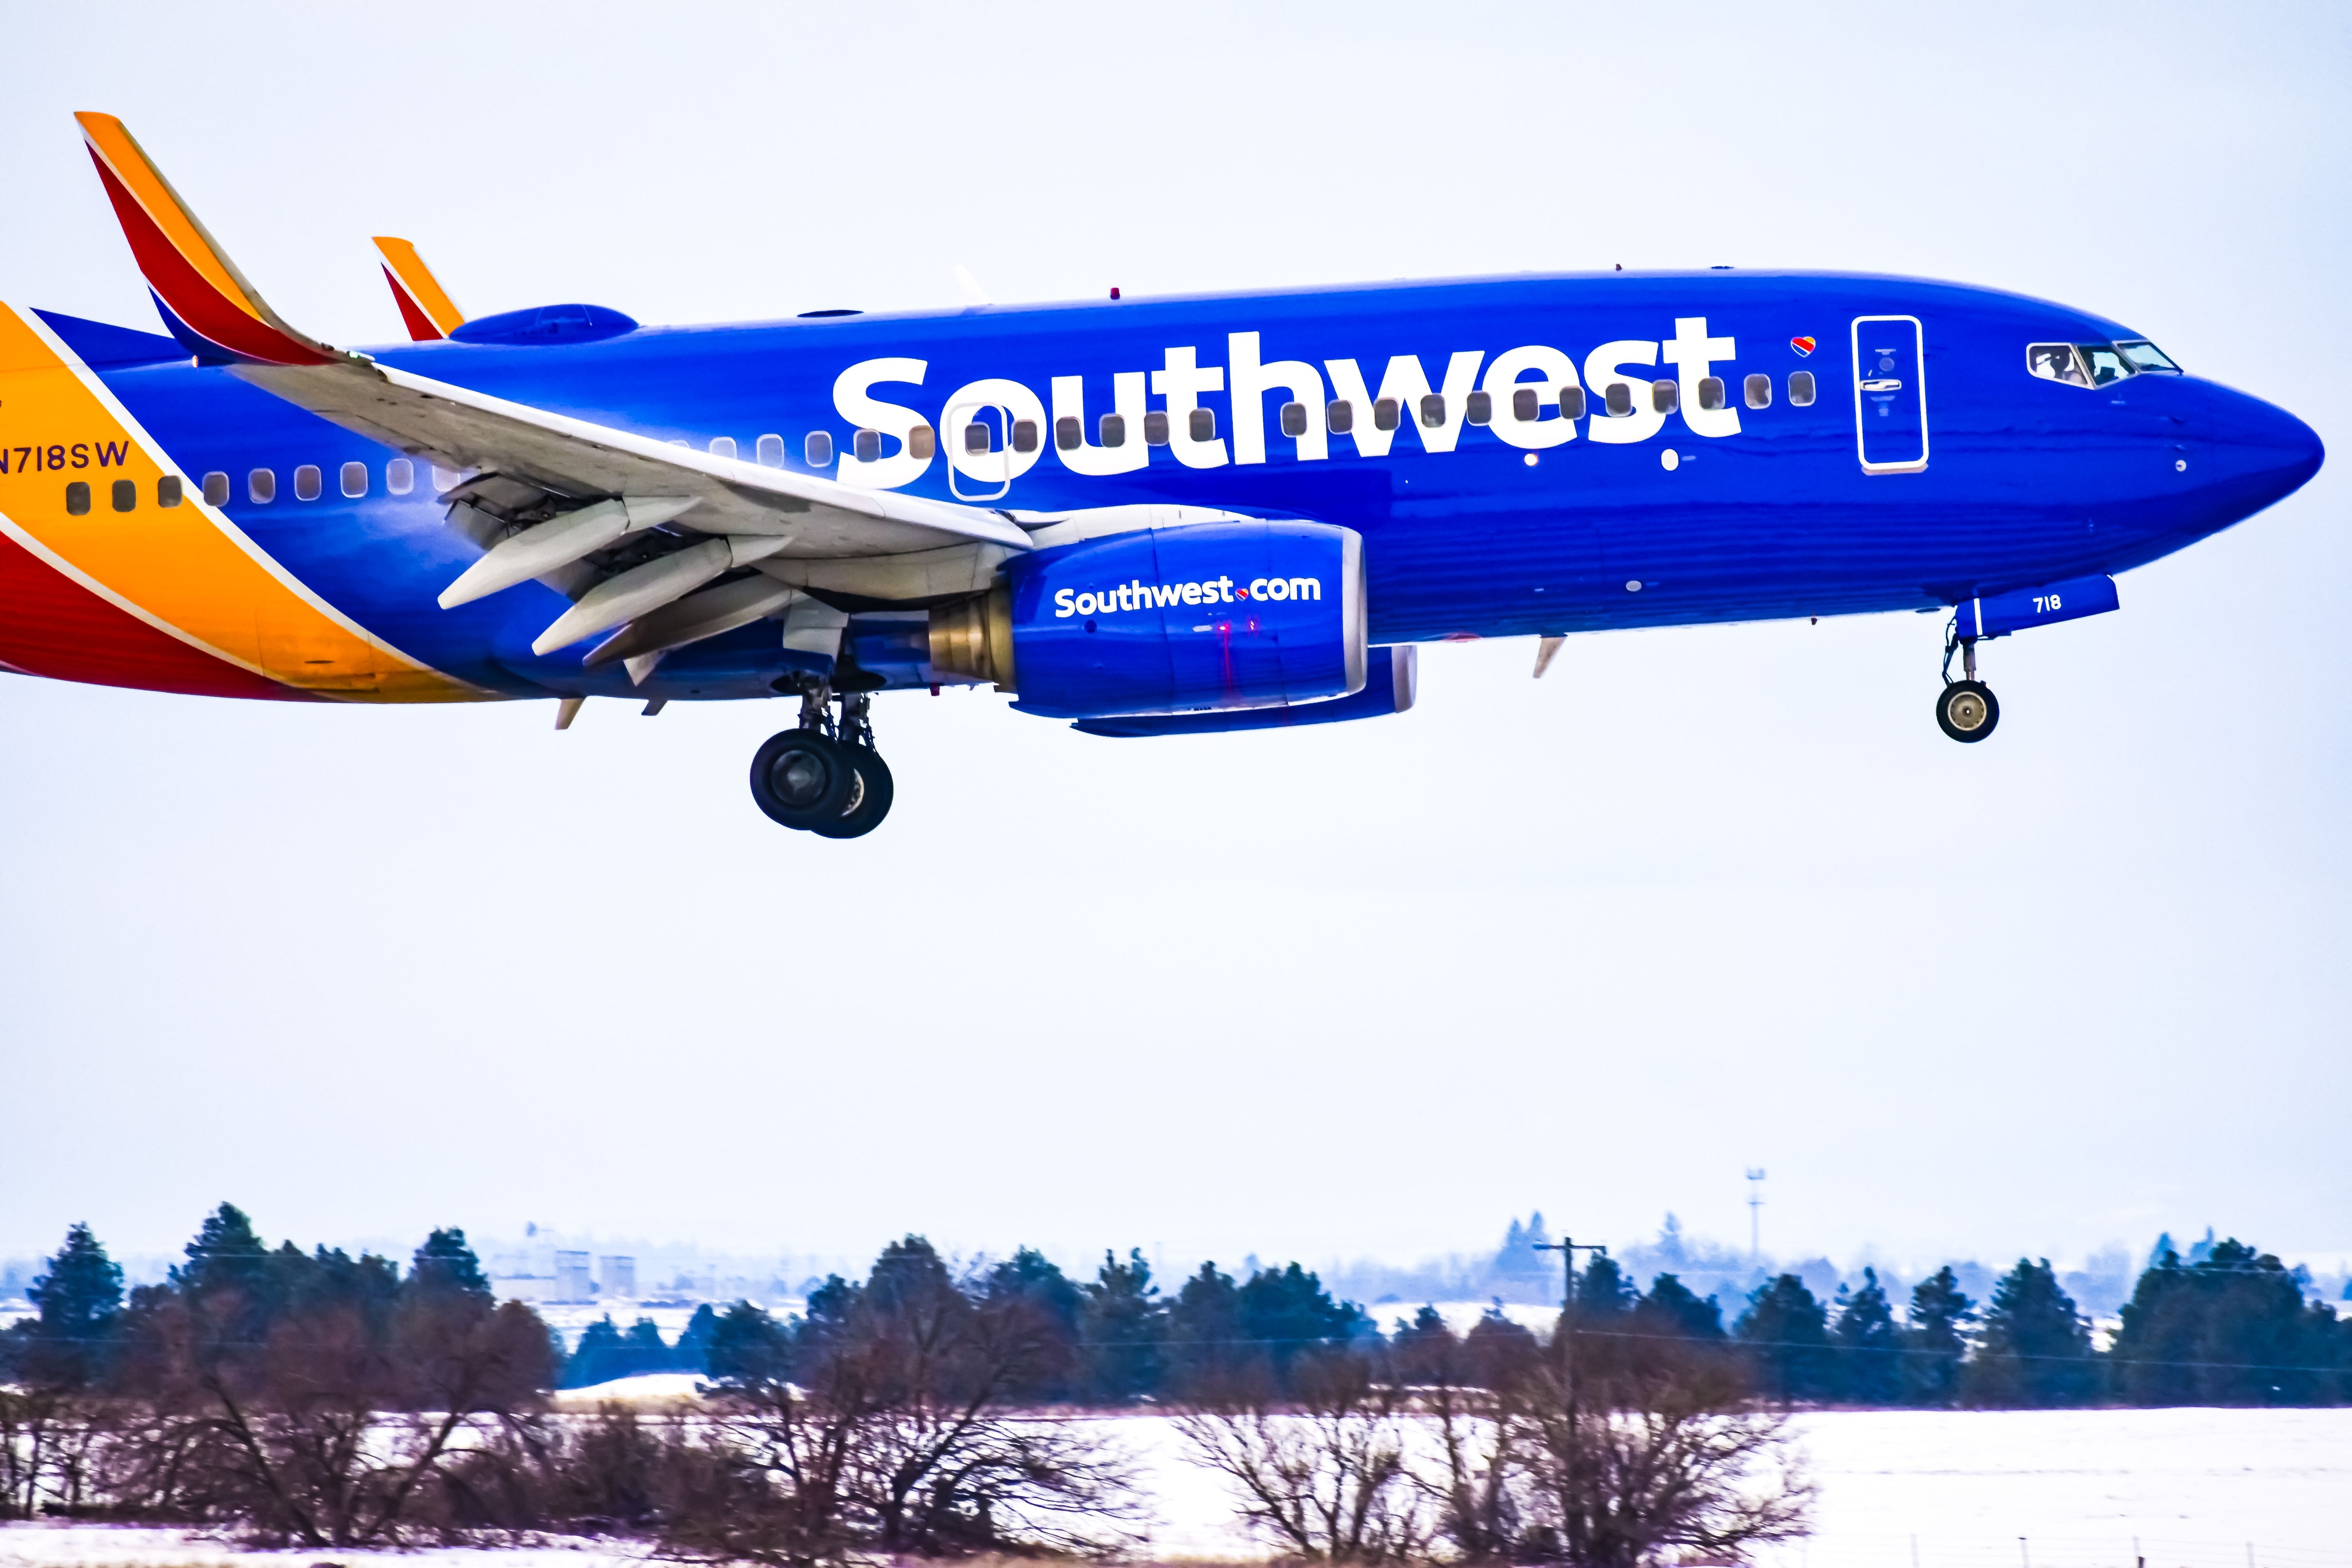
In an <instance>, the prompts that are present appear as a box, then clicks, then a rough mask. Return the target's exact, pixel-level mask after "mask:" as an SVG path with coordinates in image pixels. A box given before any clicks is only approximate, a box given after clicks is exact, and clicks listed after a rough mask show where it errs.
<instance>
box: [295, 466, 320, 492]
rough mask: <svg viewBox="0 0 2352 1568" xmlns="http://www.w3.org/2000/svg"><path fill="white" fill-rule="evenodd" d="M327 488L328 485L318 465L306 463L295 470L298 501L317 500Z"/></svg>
mask: <svg viewBox="0 0 2352 1568" xmlns="http://www.w3.org/2000/svg"><path fill="white" fill-rule="evenodd" d="M326 488H327V487H326V483H325V481H324V479H323V478H322V477H321V476H320V472H319V465H318V464H316V463H305V464H303V465H302V466H301V467H300V468H296V469H295V470H294V499H295V500H318V499H319V493H320V491H321V490H323V489H326Z"/></svg>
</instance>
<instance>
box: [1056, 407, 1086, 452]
mask: <svg viewBox="0 0 2352 1568" xmlns="http://www.w3.org/2000/svg"><path fill="white" fill-rule="evenodd" d="M1086 438H1087V432H1086V426H1082V425H1080V424H1079V423H1078V416H1076V415H1075V414H1065V415H1063V416H1061V417H1060V418H1059V419H1056V420H1055V421H1054V445H1055V447H1059V448H1061V449H1062V450H1063V451H1065V452H1075V451H1076V450H1077V449H1078V448H1079V447H1081V446H1082V445H1084V444H1085V442H1086Z"/></svg>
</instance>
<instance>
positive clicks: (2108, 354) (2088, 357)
mask: <svg viewBox="0 0 2352 1568" xmlns="http://www.w3.org/2000/svg"><path fill="white" fill-rule="evenodd" d="M2074 346H2075V347H2076V348H2078V349H2080V350H2081V351H2082V353H2083V363H2084V364H2086V365H2089V366H2090V367H2091V384H2092V385H2094V386H2105V385H2106V384H2108V383H2109V382H2111V381H2121V380H2123V378H2124V377H2126V376H2127V375H2137V374H2139V366H2137V365H2136V364H2134V363H2132V362H2131V361H2129V360H2127V359H2126V358H2124V352H2123V350H2121V349H2119V348H2117V347H2116V345H2115V344H2113V343H2077V344H2075V345H2074Z"/></svg>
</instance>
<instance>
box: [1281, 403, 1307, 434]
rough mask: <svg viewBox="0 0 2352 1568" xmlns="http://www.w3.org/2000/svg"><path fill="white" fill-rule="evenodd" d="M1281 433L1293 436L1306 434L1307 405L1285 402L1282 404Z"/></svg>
mask: <svg viewBox="0 0 2352 1568" xmlns="http://www.w3.org/2000/svg"><path fill="white" fill-rule="evenodd" d="M1282 433H1283V434H1284V435H1286V436H1289V437H1294V438H1295V437H1300V436H1304V435H1306V434H1307V405H1305V404H1304V403H1286V404H1284V405H1282Z"/></svg>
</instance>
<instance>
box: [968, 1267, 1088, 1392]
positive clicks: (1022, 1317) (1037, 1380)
mask: <svg viewBox="0 0 2352 1568" xmlns="http://www.w3.org/2000/svg"><path fill="white" fill-rule="evenodd" d="M981 1297H982V1300H983V1301H984V1302H985V1303H986V1304H987V1306H988V1307H989V1308H990V1310H992V1311H993V1312H995V1313H996V1315H997V1316H998V1318H999V1320H1000V1321H1003V1322H1006V1323H1007V1324H1008V1325H1011V1324H1013V1323H1015V1322H1016V1321H1017V1331H1019V1332H1021V1333H1022V1334H1024V1336H1026V1337H1027V1338H1028V1339H1029V1340H1030V1342H1032V1344H1033V1345H1034V1354H1033V1355H1031V1356H1030V1357H1028V1358H1027V1359H1026V1361H1025V1362H1024V1365H1023V1366H1022V1368H1021V1370H1020V1372H1019V1373H1018V1374H1016V1375H1015V1376H1013V1380H1012V1382H1011V1383H1010V1384H1008V1386H1007V1390H1006V1392H1007V1393H1008V1394H1010V1395H1011V1396H1012V1397H1013V1398H1015V1399H1019V1400H1024V1401H1035V1400H1066V1399H1069V1398H1072V1397H1074V1396H1075V1395H1076V1393H1077V1386H1076V1384H1077V1369H1078V1309H1079V1307H1080V1305H1081V1303H1082V1301H1083V1300H1084V1298H1082V1297H1081V1296H1080V1294H1079V1292H1078V1288H1077V1287H1076V1285H1074V1284H1072V1283H1071V1282H1070V1279H1069V1276H1067V1275H1066V1274H1064V1273H1063V1272H1062V1270H1061V1268H1059V1267H1058V1266H1056V1265H1055V1263H1054V1261H1053V1260H1052V1259H1051V1258H1047V1257H1046V1256H1045V1254H1044V1253H1042V1252H1039V1251H1038V1250H1036V1249H1035V1248H1034V1247H1022V1248H1021V1249H1020V1250H1018V1251H1017V1252H1015V1253H1013V1256H1012V1257H1011V1258H1006V1259H1005V1260H1004V1261H1003V1262H1002V1263H1000V1264H998V1265H997V1266H996V1267H995V1268H992V1269H990V1270H989V1272H988V1275H987V1277H986V1279H984V1280H983V1281H982V1288H981Z"/></svg>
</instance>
